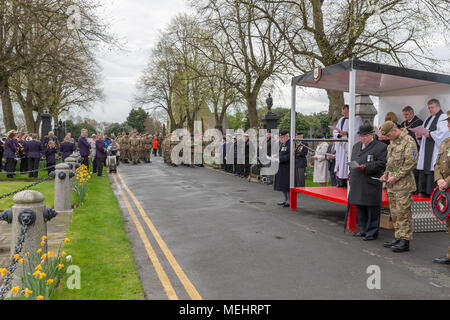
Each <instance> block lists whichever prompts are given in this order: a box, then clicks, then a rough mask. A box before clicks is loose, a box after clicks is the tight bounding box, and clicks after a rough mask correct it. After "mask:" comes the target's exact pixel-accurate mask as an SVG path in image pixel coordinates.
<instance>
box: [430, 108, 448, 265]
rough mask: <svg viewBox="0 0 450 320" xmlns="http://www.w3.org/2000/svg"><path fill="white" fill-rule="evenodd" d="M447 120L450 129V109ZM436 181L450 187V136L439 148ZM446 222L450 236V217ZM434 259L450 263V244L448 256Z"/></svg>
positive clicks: (435, 169)
mask: <svg viewBox="0 0 450 320" xmlns="http://www.w3.org/2000/svg"><path fill="white" fill-rule="evenodd" d="M445 121H447V126H448V128H449V130H450V111H447V118H446V119H445ZM434 181H435V182H436V183H437V185H438V187H439V189H441V190H442V191H444V190H448V188H450V138H447V139H445V140H444V141H443V142H442V144H441V147H440V148H439V153H438V156H437V159H436V164H435V165H434ZM446 223H447V229H448V234H449V236H450V218H448V219H447V221H446ZM433 261H434V262H436V263H441V264H450V246H449V247H448V250H447V255H446V256H444V257H441V258H436V259H434V260H433Z"/></svg>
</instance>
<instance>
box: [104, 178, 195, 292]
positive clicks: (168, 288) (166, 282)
mask: <svg viewBox="0 0 450 320" xmlns="http://www.w3.org/2000/svg"><path fill="white" fill-rule="evenodd" d="M112 177H113V179H114V182H115V183H116V185H117V186H118V188H119V192H120V195H121V197H122V199H123V200H124V202H125V205H126V207H127V209H128V211H129V212H130V215H131V218H132V220H133V222H134V224H135V225H136V228H137V231H138V234H139V237H140V238H141V240H142V242H143V244H144V247H145V250H146V251H147V254H148V257H149V258H150V261H151V262H152V264H153V267H154V268H155V271H156V273H157V275H158V278H159V280H160V281H161V284H162V286H163V288H164V290H165V292H166V294H167V297H168V298H169V300H178V296H177V294H176V292H175V290H174V288H173V286H172V283H171V282H170V279H169V277H168V276H167V274H166V272H165V271H164V268H163V267H162V266H161V263H160V262H159V259H158V256H157V255H156V253H155V251H154V250H153V247H152V245H151V243H150V241H149V239H148V236H147V234H146V233H145V231H144V228H143V227H142V225H141V223H140V221H139V219H138V218H137V215H136V213H135V211H134V209H133V208H132V206H131V205H130V203H129V201H128V199H127V197H126V195H125V193H124V191H123V189H125V191H126V192H127V193H128V195H129V196H130V198H131V199H132V200H133V203H134V204H135V205H136V208H137V210H138V212H139V214H140V216H141V217H142V219H143V220H144V222H145V224H146V225H147V227H148V228H149V229H150V232H151V233H152V235H153V238H154V239H155V240H156V242H157V243H158V245H159V247H160V248H161V251H162V252H163V253H164V255H165V257H166V259H167V261H168V262H169V264H170V265H171V267H172V269H173V271H174V272H175V274H176V275H177V277H178V279H179V280H180V282H181V283H182V284H183V286H184V288H185V290H186V292H187V294H188V295H189V297H190V298H191V299H192V300H202V297H201V296H200V294H199V293H198V291H197V289H196V288H195V287H194V285H193V284H192V282H191V281H190V280H189V278H188V277H187V275H186V274H185V273H184V271H183V269H182V268H181V266H180V265H179V264H178V262H177V260H176V259H175V257H174V255H173V254H172V252H171V251H170V249H169V247H168V246H167V244H166V243H165V242H164V240H163V239H162V237H161V235H160V234H159V232H158V230H157V229H156V227H155V226H154V224H153V223H152V221H151V220H150V219H149V217H148V215H147V213H146V212H145V211H144V209H143V208H142V206H141V204H140V203H139V201H137V199H136V197H135V196H134V194H133V192H131V190H130V189H129V188H128V186H127V185H126V184H125V181H123V179H122V177H121V176H120V174H119V173H117V177H118V178H119V180H120V182H119V181H118V180H117V178H116V176H115V175H112Z"/></svg>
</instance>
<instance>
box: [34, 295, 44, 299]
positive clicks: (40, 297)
mask: <svg viewBox="0 0 450 320" xmlns="http://www.w3.org/2000/svg"><path fill="white" fill-rule="evenodd" d="M36 300H44V296H37V298H36Z"/></svg>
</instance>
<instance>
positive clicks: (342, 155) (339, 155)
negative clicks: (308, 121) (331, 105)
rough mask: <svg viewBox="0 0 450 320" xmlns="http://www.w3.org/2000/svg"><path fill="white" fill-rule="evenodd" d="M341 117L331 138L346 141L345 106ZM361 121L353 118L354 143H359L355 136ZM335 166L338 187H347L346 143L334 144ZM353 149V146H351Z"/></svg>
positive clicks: (347, 112) (346, 114)
mask: <svg viewBox="0 0 450 320" xmlns="http://www.w3.org/2000/svg"><path fill="white" fill-rule="evenodd" d="M342 115H343V117H342V118H340V119H339V121H338V122H337V124H336V127H337V128H338V129H339V131H338V130H334V131H333V137H334V138H335V139H341V140H347V139H348V132H349V119H348V116H349V106H348V105H347V104H346V105H345V106H344V107H343V108H342ZM362 124H363V122H362V119H361V118H360V117H358V116H355V123H354V129H353V134H354V137H355V140H354V143H356V142H359V135H358V134H357V132H358V130H359V127H360V126H362ZM335 145H336V165H335V167H334V171H335V172H336V176H337V178H338V187H341V188H346V187H347V179H348V165H347V162H348V143H347V142H336V143H335ZM352 148H353V146H352Z"/></svg>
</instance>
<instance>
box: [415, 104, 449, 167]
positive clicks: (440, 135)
mask: <svg viewBox="0 0 450 320" xmlns="http://www.w3.org/2000/svg"><path fill="white" fill-rule="evenodd" d="M430 117H431V116H430ZM434 117H435V116H432V117H431V120H430V121H428V125H427V126H426V128H425V129H428V128H430V126H431V123H432V122H433V120H434ZM428 118H429V117H428ZM428 118H427V119H428ZM445 119H447V114H446V113H445V112H444V113H443V114H441V115H440V117H439V120H438V122H437V124H436V130H435V131H432V132H430V136H431V137H432V138H433V140H434V149H433V157H432V158H431V171H434V164H435V163H436V159H437V155H438V153H439V147H440V146H441V143H442V141H444V140H445V139H447V138H448V137H449V131H448V126H447V121H443V120H445ZM425 122H426V120H425V121H424V122H423V124H424V125H425ZM426 139H427V138H426V137H422V140H420V150H419V162H418V164H417V170H423V169H424V162H425V140H426Z"/></svg>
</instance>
